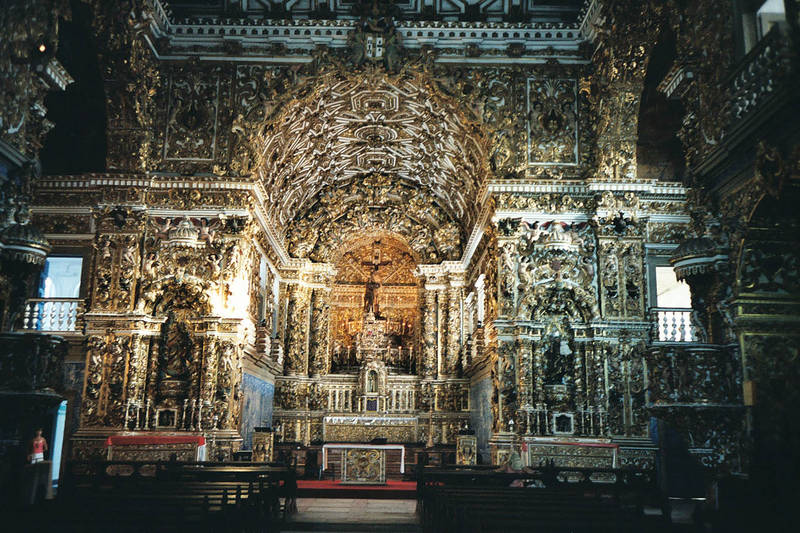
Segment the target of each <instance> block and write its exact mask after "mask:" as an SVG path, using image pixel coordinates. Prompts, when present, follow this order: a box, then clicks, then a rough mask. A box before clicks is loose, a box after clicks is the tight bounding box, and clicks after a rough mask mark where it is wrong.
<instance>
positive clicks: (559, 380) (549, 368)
mask: <svg viewBox="0 0 800 533" xmlns="http://www.w3.org/2000/svg"><path fill="white" fill-rule="evenodd" d="M571 356H572V349H571V348H570V347H569V342H567V340H566V339H565V338H563V337H562V336H561V335H560V334H559V333H555V334H553V335H551V336H550V338H549V345H548V347H547V350H546V351H545V353H544V360H545V371H544V383H545V385H569V384H570V382H571V381H572V379H571V375H570V368H571V366H572V365H571V363H572V361H571V360H572V357H571Z"/></svg>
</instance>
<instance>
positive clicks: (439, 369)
mask: <svg viewBox="0 0 800 533" xmlns="http://www.w3.org/2000/svg"><path fill="white" fill-rule="evenodd" d="M447 296H448V295H447V291H446V290H443V289H440V290H438V291H436V300H437V303H438V307H437V309H438V312H437V315H436V318H437V320H436V327H437V329H438V332H439V334H438V335H437V340H436V345H437V346H436V350H437V351H436V355H437V361H436V374H437V376H438V377H440V378H441V377H443V375H444V374H446V373H447V332H448V329H449V328H448V327H447V309H448V307H447V301H448V298H447Z"/></svg>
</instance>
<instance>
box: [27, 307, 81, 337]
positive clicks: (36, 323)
mask: <svg viewBox="0 0 800 533" xmlns="http://www.w3.org/2000/svg"><path fill="white" fill-rule="evenodd" d="M82 317H83V300H82V299H81V298H31V299H29V300H28V301H27V303H26V304H25V314H24V316H23V320H22V329H23V330H26V331H30V330H33V331H42V332H54V333H55V332H57V333H69V332H76V333H79V332H80V331H81V329H82V328H83V324H82Z"/></svg>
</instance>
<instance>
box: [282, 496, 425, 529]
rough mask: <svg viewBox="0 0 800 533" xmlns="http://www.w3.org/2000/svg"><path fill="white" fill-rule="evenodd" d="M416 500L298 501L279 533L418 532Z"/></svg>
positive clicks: (320, 499) (326, 499) (323, 499)
mask: <svg viewBox="0 0 800 533" xmlns="http://www.w3.org/2000/svg"><path fill="white" fill-rule="evenodd" d="M416 506H417V502H416V500H361V499H345V498H299V499H298V500H297V513H296V514H294V515H292V516H291V517H290V518H289V519H288V520H287V522H286V523H285V524H284V526H283V528H282V529H281V531H285V532H291V531H318V532H322V531H336V532H342V531H354V532H355V531H359V532H360V531H386V532H389V531H392V532H395V531H396V532H417V531H419V530H420V529H419V526H418V525H417V516H416Z"/></svg>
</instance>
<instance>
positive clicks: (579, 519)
mask: <svg viewBox="0 0 800 533" xmlns="http://www.w3.org/2000/svg"><path fill="white" fill-rule="evenodd" d="M418 483H419V487H420V493H419V498H420V510H421V518H422V523H423V527H424V529H425V531H437V532H438V531H442V532H448V531H470V532H473V531H474V532H478V531H531V530H537V531H539V530H541V531H553V532H561V531H564V532H568V531H574V532H595V531H596V532H611V531H620V532H625V531H639V530H641V521H642V517H643V503H644V500H645V498H647V497H649V496H651V495H652V493H653V491H654V490H655V476H654V474H653V473H652V472H648V471H634V470H620V469H581V468H555V467H546V468H533V469H526V470H525V471H520V472H506V471H497V470H496V469H494V470H492V469H489V468H486V467H482V468H481V467H478V468H475V467H446V468H434V467H425V468H424V469H423V470H422V471H421V472H420V475H419V477H418Z"/></svg>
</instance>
